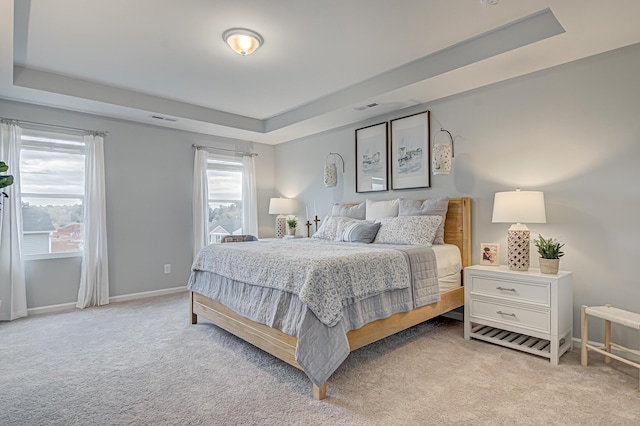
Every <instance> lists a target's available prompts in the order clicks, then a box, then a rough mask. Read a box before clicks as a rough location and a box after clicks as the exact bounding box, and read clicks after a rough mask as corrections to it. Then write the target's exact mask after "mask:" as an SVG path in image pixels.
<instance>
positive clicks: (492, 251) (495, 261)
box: [480, 243, 500, 266]
mask: <svg viewBox="0 0 640 426" xmlns="http://www.w3.org/2000/svg"><path fill="white" fill-rule="evenodd" d="M480 264H481V265H486V266H500V244H498V243H482V244H480Z"/></svg>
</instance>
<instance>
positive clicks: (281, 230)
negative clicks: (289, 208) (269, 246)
mask: <svg viewBox="0 0 640 426" xmlns="http://www.w3.org/2000/svg"><path fill="white" fill-rule="evenodd" d="M286 231H287V217H286V216H283V215H281V214H279V215H278V217H276V238H284V234H285V233H286Z"/></svg>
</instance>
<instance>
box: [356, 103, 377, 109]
mask: <svg viewBox="0 0 640 426" xmlns="http://www.w3.org/2000/svg"><path fill="white" fill-rule="evenodd" d="M378 105H380V104H378V103H377V102H373V103H370V104H367V105H363V106H359V107H355V108H354V109H355V110H356V111H364V110H365V109H369V108H375V107H377V106H378Z"/></svg>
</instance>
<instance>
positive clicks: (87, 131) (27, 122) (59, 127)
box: [0, 117, 109, 137]
mask: <svg viewBox="0 0 640 426" xmlns="http://www.w3.org/2000/svg"><path fill="white" fill-rule="evenodd" d="M0 120H2V121H7V122H15V123H18V124H34V125H36V126H44V127H50V128H52V129H66V130H75V131H76V132H86V133H88V134H90V135H96V136H103V137H104V136H106V135H108V134H109V132H107V131H106V130H103V131H100V130H87V129H79V128H77V127H68V126H59V125H57V124H47V123H38V122H37V121H27V120H17V119H15V118H6V117H0Z"/></svg>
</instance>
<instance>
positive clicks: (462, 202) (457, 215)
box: [190, 198, 471, 400]
mask: <svg viewBox="0 0 640 426" xmlns="http://www.w3.org/2000/svg"><path fill="white" fill-rule="evenodd" d="M444 240H445V242H446V243H448V244H455V245H457V246H458V247H459V248H460V253H461V254H462V266H463V267H465V266H469V265H471V199H470V198H450V199H449V210H448V212H447V217H446V220H445V233H444ZM463 305H464V288H463V287H458V288H455V289H452V290H447V291H444V292H442V293H440V302H438V303H433V304H431V305H426V306H423V307H420V308H418V309H414V310H412V311H409V312H400V313H397V314H394V315H391V316H390V317H388V318H384V319H379V320H376V321H373V322H370V323H368V324H366V325H364V326H363V327H361V328H359V329H357V330H351V331H349V332H348V333H347V338H348V340H349V346H350V349H351V351H354V350H356V349H358V348H361V347H363V346H366V345H368V344H369V343H373V342H375V341H377V340H380V339H383V338H385V337H387V336H390V335H392V334H395V333H397V332H399V331H402V330H405V329H407V328H409V327H413V326H414V325H417V324H420V323H421V322H424V321H427V320H428V319H431V318H434V317H436V316H438V315H441V314H444V313H446V312H449V311H451V310H452V309H456V308H458V307H460V306H463ZM190 313H191V324H196V323H197V322H198V315H200V316H202V317H203V318H205V319H207V320H209V321H211V322H212V323H213V324H215V325H217V326H218V327H220V328H223V329H225V330H227V331H228V332H230V333H232V334H235V335H236V336H238V337H240V338H241V339H243V340H245V341H247V342H249V343H251V344H252V345H254V346H257V347H258V348H260V349H262V350H264V351H266V352H268V353H270V354H271V355H273V356H275V357H277V358H280V359H281V360H283V361H285V362H287V363H289V364H291V365H293V366H294V367H296V368H298V369H300V370H302V368H301V367H300V365H298V363H297V362H296V357H295V355H296V344H297V339H296V338H295V337H293V336H290V335H288V334H285V333H283V332H281V331H280V330H276V329H274V328H271V327H269V326H267V325H264V324H259V323H257V322H254V321H251V320H249V319H247V318H245V317H243V316H241V315H239V314H237V313H235V312H234V311H232V310H231V309H229V308H227V307H226V306H224V305H222V304H221V303H218V302H216V301H215V300H212V299H209V298H208V297H206V296H203V295H201V294H198V293H194V292H191V303H190ZM326 394H327V383H326V382H325V383H323V384H322V386H316V385H315V384H314V385H313V397H314V398H315V399H318V400H320V399H324V398H325V397H326Z"/></svg>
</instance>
